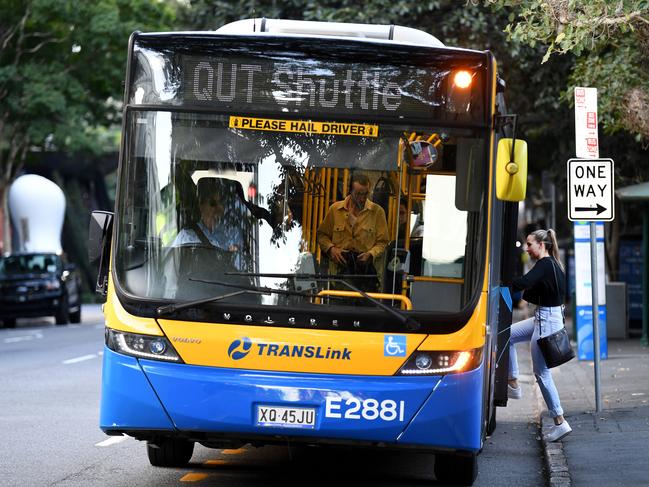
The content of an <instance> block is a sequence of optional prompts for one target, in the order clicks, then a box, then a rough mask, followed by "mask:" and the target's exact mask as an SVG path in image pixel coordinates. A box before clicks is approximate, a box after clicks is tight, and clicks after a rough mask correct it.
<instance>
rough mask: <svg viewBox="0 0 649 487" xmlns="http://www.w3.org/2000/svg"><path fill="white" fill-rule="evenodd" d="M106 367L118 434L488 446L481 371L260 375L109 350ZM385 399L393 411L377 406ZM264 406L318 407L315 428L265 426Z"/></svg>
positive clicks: (107, 426) (105, 407) (107, 403)
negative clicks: (260, 412)
mask: <svg viewBox="0 0 649 487" xmlns="http://www.w3.org/2000/svg"><path fill="white" fill-rule="evenodd" d="M103 366H104V369H103V386H102V400H101V413H100V427H101V428H102V429H103V430H104V431H105V432H107V433H109V434H119V433H126V434H129V435H132V436H135V437H137V438H140V439H155V438H160V437H174V436H177V437H185V438H190V439H193V440H195V441H200V442H202V443H206V444H209V443H211V442H219V441H221V440H223V439H224V438H227V439H232V440H234V439H240V440H242V441H252V440H253V439H254V442H255V443H265V442H266V441H264V439H267V440H268V441H267V442H268V443H272V442H275V441H277V440H278V438H281V439H284V440H285V439H287V438H290V439H293V440H296V441H304V442H309V443H325V442H326V443H340V444H349V443H354V444H365V445H367V446H383V447H392V448H408V447H416V448H420V449H425V450H433V451H435V450H456V451H468V452H477V451H478V450H479V449H480V448H481V439H482V438H481V431H482V428H481V422H482V389H483V388H482V384H483V370H482V368H478V369H476V370H473V371H470V372H467V373H464V374H453V375H447V376H435V377H398V376H391V377H379V376H348V375H325V374H304V373H279V372H259V371H252V370H240V369H225V368H215V367H201V366H193V365H181V364H170V363H164V362H157V361H149V360H138V359H135V358H133V357H128V356H124V355H121V354H117V353H115V352H113V351H112V350H110V349H108V348H105V349H104V365H103ZM385 404H387V405H389V406H388V408H387V409H389V411H388V414H377V413H374V412H373V409H374V408H376V407H378V408H379V409H380V408H382V407H383V406H382V405H385ZM393 404H394V405H395V406H394V407H395V408H396V409H395V411H396V412H395V413H394V414H393V413H392V412H391V410H392V405H393ZM258 405H265V406H268V405H270V406H284V407H287V406H293V407H311V408H315V410H316V424H315V427H314V428H312V429H306V428H305V429H302V428H300V429H296V428H279V427H275V426H273V427H268V426H258V425H257V424H256V418H257V416H256V411H257V406H258ZM357 405H358V407H359V408H358V409H357V410H354V408H355V407H356V406H357ZM377 405H380V406H377ZM366 413H367V414H366Z"/></svg>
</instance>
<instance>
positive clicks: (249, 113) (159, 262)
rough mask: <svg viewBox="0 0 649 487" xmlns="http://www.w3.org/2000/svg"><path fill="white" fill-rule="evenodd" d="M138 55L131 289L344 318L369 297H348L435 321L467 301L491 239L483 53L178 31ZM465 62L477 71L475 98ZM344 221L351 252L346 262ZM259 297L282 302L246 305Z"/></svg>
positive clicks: (120, 240)
mask: <svg viewBox="0 0 649 487" xmlns="http://www.w3.org/2000/svg"><path fill="white" fill-rule="evenodd" d="M216 37H218V36H216ZM170 43H171V44H170ZM163 45H164V48H163V47H162V46H163ZM215 46H220V48H219V49H217V48H216V47H215ZM242 46H245V47H242ZM332 49H336V50H337V56H336V57H335V60H334V59H333V58H332V57H331V50H332ZM134 53H135V60H134V62H133V66H132V68H131V73H132V75H131V80H130V81H129V89H128V93H127V99H128V101H129V103H128V108H127V110H126V121H125V123H126V125H125V141H124V152H123V161H122V171H121V175H120V183H119V192H120V197H119V199H118V201H119V207H118V210H117V215H118V220H117V234H116V237H117V246H116V252H115V253H114V257H115V260H114V262H115V264H114V270H115V277H116V284H117V287H118V289H119V290H120V291H121V292H125V293H126V294H127V295H129V296H131V297H132V298H134V299H138V300H139V302H142V300H148V301H149V302H151V303H154V302H156V303H160V302H164V301H171V302H175V303H177V302H192V301H194V300H200V299H207V298H209V297H221V298H222V299H220V300H219V305H222V306H226V305H232V306H235V305H240V306H249V307H250V306H253V307H254V306H261V307H268V306H275V307H286V308H291V309H298V308H300V307H301V306H305V307H309V306H317V309H318V313H320V312H322V313H327V312H334V311H332V310H338V311H335V312H341V313H342V312H343V311H344V309H343V307H345V306H346V307H347V308H349V307H350V306H357V305H358V304H359V303H358V301H361V302H362V301H363V299H362V298H361V299H357V298H359V297H358V296H348V295H347V296H345V295H344V294H345V293H344V292H349V291H350V290H353V289H361V290H363V291H365V292H370V293H371V294H372V295H376V294H378V295H388V296H389V297H390V299H389V300H388V301H385V298H383V297H381V298H379V299H383V300H384V301H383V302H387V303H388V304H389V305H390V306H393V307H395V308H401V310H402V311H408V310H411V312H414V313H417V312H421V313H423V314H425V315H426V316H428V317H434V316H439V315H440V314H443V313H447V314H448V313H459V312H460V311H462V310H464V309H468V308H469V307H470V306H469V305H470V304H471V303H472V302H473V301H474V300H475V298H476V295H477V293H478V291H479V289H480V282H479V280H480V279H479V276H480V275H482V274H481V272H482V267H483V266H484V255H485V245H486V244H485V242H486V237H485V235H484V234H485V228H486V207H487V203H486V202H487V196H486V193H487V191H486V188H487V179H488V171H487V169H486V168H487V166H488V147H489V146H490V141H489V139H488V137H489V134H490V130H489V126H488V123H489V122H486V120H488V117H486V115H485V105H486V97H485V89H484V83H485V79H487V78H488V74H487V73H486V71H485V70H486V66H487V64H488V63H487V61H486V59H487V57H486V56H485V54H484V53H475V52H471V51H461V50H459V51H457V52H456V53H455V54H454V55H453V56H449V55H448V53H443V52H442V51H436V50H435V49H433V48H422V47H417V48H416V49H415V48H414V47H412V46H398V45H397V46H392V45H390V46H388V45H386V46H385V49H382V50H377V49H375V48H374V47H373V46H371V45H369V44H367V45H366V44H363V43H353V42H348V41H336V40H321V41H318V42H315V43H313V44H312V45H310V46H309V48H308V49H306V48H305V47H304V46H303V45H301V44H300V43H299V41H297V40H295V41H291V40H289V41H284V42H283V43H277V44H275V43H274V42H273V40H272V38H264V39H262V40H259V39H256V38H250V39H248V41H247V42H246V43H243V44H242V42H241V40H240V39H230V38H228V37H218V38H210V39H203V38H196V37H191V36H188V37H187V38H181V39H177V40H174V42H171V39H168V38H165V37H164V35H162V36H161V37H156V36H150V37H147V36H142V37H139V38H137V40H136V43H135V47H134ZM404 60H407V62H406V61H404ZM459 68H462V69H466V70H467V71H466V72H465V74H467V73H473V74H469V75H468V76H469V85H470V86H469V88H468V89H466V90H465V89H464V88H462V89H460V88H458V87H457V86H456V84H455V82H454V81H453V80H452V74H453V73H454V72H455V71H457V69H459ZM359 176H362V177H363V178H364V179H362V181H363V185H364V190H363V191H362V193H363V195H362V196H363V201H362V202H361V206H359V209H362V210H363V211H366V210H367V211H370V210H371V212H372V215H373V216H372V218H371V219H367V218H365V217H359V218H360V219H359V220H358V221H360V222H361V223H360V224H359V226H358V227H354V225H356V219H357V217H358V215H357V214H355V213H357V212H356V211H349V212H342V213H341V212H340V205H343V208H345V209H347V210H349V208H350V205H351V204H352V203H351V200H350V198H351V196H350V193H351V192H352V189H353V181H355V180H356V179H357V178H358V177H359ZM365 200H367V203H365V202H364V201H365ZM354 201H356V199H354ZM337 202H340V203H337ZM334 203H336V204H338V205H339V206H336V207H335V208H334V207H332V205H333V204H334ZM330 207H331V210H330ZM330 212H333V213H332V214H331V215H329V213H330ZM336 212H337V213H336ZM341 215H342V216H341ZM343 217H344V218H346V219H342V220H341V218H343ZM370 221H371V223H370ZM346 227H349V228H351V229H352V230H351V233H353V234H354V237H353V239H351V240H353V241H349V240H350V239H348V241H347V242H346V245H347V246H348V247H349V248H346V249H344V250H345V252H344V255H343V258H344V259H343V260H344V262H340V261H339V262H337V263H336V262H332V260H335V258H334V257H332V256H331V253H330V251H329V250H328V249H329V247H330V246H331V245H332V242H338V243H340V242H342V240H344V238H345V237H344V235H343V234H344V232H345V231H346V230H345V228H346ZM349 228H348V230H349ZM366 244H367V245H366ZM364 245H365V247H364V248H361V247H363V246H364ZM370 247H372V248H371V250H370V253H371V254H372V255H371V258H370V259H369V261H370V262H369V263H370V264H371V265H365V264H366V263H367V262H366V261H367V260H368V258H367V256H365V257H361V255H362V254H363V253H364V252H365V250H367V249H369V248H370ZM357 258H358V261H357ZM359 262H360V264H359ZM361 264H363V265H361ZM334 276H336V277H335V278H334ZM260 287H261V288H264V289H266V290H268V289H272V290H277V292H271V293H267V294H256V293H252V292H251V293H237V291H238V290H246V289H257V290H259V288H260ZM280 291H281V292H280ZM145 302H146V301H145ZM365 304H368V303H367V302H365ZM250 309H252V308H250ZM277 309H279V308H277ZM327 310H329V311H327ZM376 312H377V313H379V311H378V310H377V311H376ZM424 318H425V317H424ZM269 319H270V318H269ZM431 319H432V318H431ZM420 321H421V320H420ZM424 321H426V320H425V319H424Z"/></svg>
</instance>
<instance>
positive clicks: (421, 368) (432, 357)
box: [397, 348, 482, 375]
mask: <svg viewBox="0 0 649 487" xmlns="http://www.w3.org/2000/svg"><path fill="white" fill-rule="evenodd" d="M481 361H482V349H481V348H475V349H473V350H465V351H461V352H460V351H441V352H440V351H416V352H415V353H413V354H412V355H411V356H410V358H409V359H408V361H407V362H406V363H405V365H404V366H403V367H401V369H400V370H399V372H398V373H397V375H445V374H457V373H460V372H466V371H468V370H472V369H475V368H476V367H478V366H479V365H480V362H481Z"/></svg>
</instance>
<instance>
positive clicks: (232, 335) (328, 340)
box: [160, 320, 426, 375]
mask: <svg viewBox="0 0 649 487" xmlns="http://www.w3.org/2000/svg"><path fill="white" fill-rule="evenodd" d="M160 326H161V327H162V329H163V330H164V332H165V334H166V335H167V337H168V338H169V340H171V343H172V344H173V346H174V348H175V349H176V351H177V352H178V353H179V354H180V356H181V357H182V359H183V360H184V361H185V362H186V363H188V364H193V365H204V366H211V367H227V368H239V369H252V370H272V371H284V372H313V373H323V374H366V375H393V374H394V373H395V372H396V371H397V370H399V368H400V367H401V366H402V365H403V363H404V362H405V361H406V359H407V358H408V356H409V355H410V354H411V353H412V352H413V351H414V350H415V349H416V348H417V346H418V345H419V344H420V343H421V342H422V340H424V339H425V338H426V335H421V334H420V335H415V334H408V335H406V334H405V333H404V334H402V335H403V336H406V337H407V341H406V353H405V356H399V357H391V356H386V355H385V353H384V347H385V342H384V340H385V337H386V336H388V335H399V334H398V333H393V334H386V333H376V332H353V331H331V330H306V329H289V328H276V327H273V328H270V327H263V326H246V325H228V324H219V323H196V322H183V321H171V320H160ZM244 338H248V339H249V340H250V342H251V343H252V346H251V348H250V349H249V353H248V354H247V355H245V356H244V357H243V358H241V359H239V360H235V359H233V358H231V357H230V356H229V355H228V350H229V349H230V346H231V345H232V344H233V343H234V342H235V341H236V340H240V341H241V340H243V339H244ZM271 345H272V347H271ZM296 347H297V349H298V350H300V348H299V347H302V348H301V350H302V354H303V355H304V354H306V351H307V350H306V347H312V348H311V350H310V352H311V354H312V355H313V356H311V357H305V356H302V357H299V356H291V355H292V354H295V352H294V351H295V350H296ZM237 350H239V351H240V352H241V351H242V350H243V349H241V348H237ZM334 352H336V353H334ZM316 355H317V356H316ZM333 355H339V357H338V358H331V356H333ZM328 356H329V358H327V357H328Z"/></svg>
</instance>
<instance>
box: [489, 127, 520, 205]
mask: <svg viewBox="0 0 649 487" xmlns="http://www.w3.org/2000/svg"><path fill="white" fill-rule="evenodd" d="M512 149H513V150H512ZM526 190H527V142H525V141H524V140H520V139H515V140H514V139H500V140H499V141H498V154H497V156H496V197H497V198H498V199H499V200H502V201H523V200H524V199H525V192H526Z"/></svg>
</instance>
